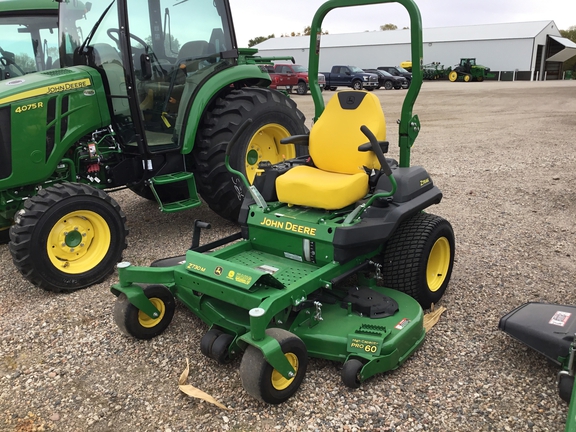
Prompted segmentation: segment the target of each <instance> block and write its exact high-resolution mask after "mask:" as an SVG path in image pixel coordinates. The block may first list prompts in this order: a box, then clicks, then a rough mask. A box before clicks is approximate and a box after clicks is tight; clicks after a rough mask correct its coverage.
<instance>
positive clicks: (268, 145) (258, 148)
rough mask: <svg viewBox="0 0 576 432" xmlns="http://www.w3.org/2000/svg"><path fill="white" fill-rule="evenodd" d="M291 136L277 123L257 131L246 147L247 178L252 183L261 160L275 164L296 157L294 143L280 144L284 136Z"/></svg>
mask: <svg viewBox="0 0 576 432" xmlns="http://www.w3.org/2000/svg"><path fill="white" fill-rule="evenodd" d="M289 136H290V133H289V132H288V129H286V128H285V127H284V126H281V125H279V124H277V123H270V124H267V125H264V126H262V127H261V128H260V129H258V130H257V131H256V133H255V134H254V135H253V136H252V139H251V140H250V142H249V143H248V147H247V148H246V157H245V168H246V178H247V179H248V181H249V182H250V184H252V183H253V182H254V177H256V170H257V169H258V164H259V163H260V161H263V160H267V161H269V162H271V163H273V164H275V163H278V162H280V161H282V160H284V159H291V158H293V157H296V149H295V147H294V146H293V145H283V144H280V140H281V139H282V138H286V137H289Z"/></svg>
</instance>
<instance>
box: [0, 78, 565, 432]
mask: <svg viewBox="0 0 576 432" xmlns="http://www.w3.org/2000/svg"><path fill="white" fill-rule="evenodd" d="M332 94H333V92H327V93H325V94H324V96H325V97H329V96H331V95H332ZM376 94H378V96H379V97H380V98H381V101H382V105H383V107H384V110H385V113H386V115H387V120H388V125H389V140H390V141H391V143H394V144H395V143H397V126H396V124H395V120H396V119H397V118H398V117H399V113H400V104H401V102H402V100H403V96H404V94H405V92H404V91H403V90H398V91H396V90H390V91H385V90H378V91H376ZM292 97H293V99H294V100H295V101H296V102H297V103H298V106H299V107H300V109H301V110H302V111H303V112H304V113H305V115H306V117H307V119H308V120H307V125H308V126H311V119H312V117H313V106H312V102H311V98H310V96H309V95H307V96H298V95H293V96H292ZM415 113H417V114H418V115H419V117H420V120H421V122H422V132H421V134H420V136H419V138H418V140H417V141H416V144H415V146H414V148H413V152H412V155H413V158H412V163H413V164H421V165H424V166H425V167H426V168H427V169H428V171H429V172H430V174H431V175H432V178H433V180H434V181H435V183H436V184H437V185H438V186H439V187H440V189H441V190H442V191H443V192H444V200H443V201H442V203H441V204H440V205H438V206H435V207H434V208H432V209H430V211H431V212H432V213H435V214H438V215H441V216H443V217H445V218H446V219H448V220H449V221H450V222H451V223H452V225H453V227H454V231H455V235H456V241H457V248H456V263H455V268H454V272H453V274H452V280H451V283H450V286H449V288H448V291H447V292H446V295H445V296H444V298H443V299H442V302H441V304H442V305H443V306H445V307H446V308H447V311H446V312H445V313H444V315H443V316H442V318H441V319H440V321H439V323H438V324H437V325H436V327H435V328H434V329H433V330H432V331H431V332H430V334H429V335H428V337H427V339H426V342H425V343H424V345H423V346H422V348H421V349H420V350H419V351H418V352H417V353H416V354H415V355H414V356H413V357H412V358H411V359H409V360H408V361H407V362H406V363H405V364H404V365H403V366H402V367H401V368H399V369H398V370H396V371H394V372H392V373H389V374H384V375H380V376H376V377H374V378H372V379H371V380H369V381H367V382H366V383H364V384H363V385H362V387H361V388H360V389H358V390H350V389H348V388H346V387H344V386H343V384H342V383H341V380H340V375H339V369H340V364H336V363H332V362H329V361H323V360H315V359H312V360H311V361H310V365H309V367H308V373H307V376H306V378H305V380H304V382H303V384H302V386H301V388H300V390H299V392H298V393H296V395H295V396H294V397H292V398H291V399H290V400H289V401H288V402H286V403H284V404H282V405H281V406H268V405H265V404H262V403H260V402H257V401H256V400H254V399H252V398H251V397H250V396H248V395H247V394H246V393H245V391H244V390H243V388H242V384H241V382H240V377H239V373H238V368H239V363H240V361H239V360H236V361H234V362H232V363H231V364H229V365H226V366H221V365H218V364H216V362H214V361H211V360H208V359H206V358H205V357H203V356H202V354H201V353H200V349H199V344H200V338H201V337H202V335H203V333H204V332H205V331H206V330H207V328H206V327H205V325H204V324H203V323H202V322H201V321H200V320H198V319H197V318H195V317H194V316H193V315H192V313H190V312H189V311H188V310H187V309H186V308H185V307H183V306H182V305H178V307H177V310H176V314H175V318H174V321H173V323H172V324H171V326H170V327H169V328H168V330H167V331H166V332H165V333H164V334H163V335H161V336H160V337H158V338H156V339H154V340H151V341H147V342H142V341H136V340H133V339H131V338H129V337H127V336H123V335H122V334H121V333H120V332H119V330H118V328H117V327H116V325H115V324H114V322H113V319H112V308H113V304H114V296H113V295H112V294H110V292H109V287H110V285H111V284H112V283H113V282H115V281H116V276H112V277H111V278H109V279H108V280H107V281H106V282H104V283H102V284H100V285H96V286H93V287H91V288H88V289H85V290H81V291H78V292H75V293H72V294H52V293H48V292H44V291H42V290H40V289H38V288H36V287H34V286H32V285H30V284H29V283H28V282H27V281H26V280H25V279H23V278H22V277H21V276H20V274H19V273H18V272H17V271H16V270H15V268H14V267H13V265H12V262H11V257H10V254H9V252H8V247H7V246H6V245H2V246H0V260H1V262H2V266H1V268H0V297H1V298H2V302H1V303H0V313H1V314H2V320H0V430H3V431H4V430H5V431H33V430H55V431H84V430H86V431H137V430H139V431H163V432H168V431H173V432H176V431H195V430H201V429H203V430H206V431H220V430H230V431H256V430H258V431H296V430H310V431H316V430H317V431H332V430H350V431H354V430H357V431H360V430H379V431H412V430H428V431H484V430H486V431H488V430H491V431H521V430H522V431H525V430H528V431H530V430H532V431H558V430H563V428H564V423H565V418H566V413H567V405H566V404H565V403H564V402H563V401H562V400H561V399H560V398H559V397H558V396H557V388H556V383H555V379H556V372H557V371H556V369H555V368H554V367H553V366H551V365H550V364H548V363H547V362H546V360H545V359H544V358H543V357H541V356H539V355H537V354H536V353H534V352H532V351H530V350H528V349H527V348H525V347H523V346H522V345H520V344H519V343H516V342H514V341H512V340H511V339H510V338H509V337H508V336H506V335H505V334H503V333H501V332H500V331H499V330H498V329H497V325H498V320H499V318H500V317H501V316H502V315H503V314H505V313H506V312H508V311H509V310H511V309H512V308H514V307H516V306H518V305H520V304H522V303H524V302H526V301H547V302H559V303H565V304H574V303H575V301H576V294H575V288H576V287H575V284H576V241H575V240H574V238H575V236H576V226H575V224H574V219H575V214H576V175H575V174H576V145H575V141H574V139H575V138H574V137H575V136H576V118H575V113H576V81H570V82H568V81H563V82H544V83H541V82H538V83H536V82H514V83H512V82H506V83H505V82H484V83H449V82H425V83H424V86H423V88H422V92H421V95H420V97H419V99H418V102H417V106H416V108H415ZM390 154H391V155H392V156H397V147H396V145H393V146H391V153H390ZM114 197H115V198H116V200H117V201H118V202H119V203H120V205H121V206H122V208H123V210H124V212H125V213H126V215H127V217H128V223H129V228H130V235H129V246H128V249H127V250H126V251H125V255H124V258H125V259H126V260H128V261H130V262H132V263H134V264H140V265H145V264H148V263H149V262H151V261H152V260H154V259H156V258H159V257H164V256H172V255H176V254H179V253H181V252H183V251H185V250H186V249H187V247H188V246H189V244H190V241H191V239H190V236H191V227H192V224H193V220H194V219H202V220H205V221H210V222H212V226H213V228H212V230H211V231H210V232H209V233H207V234H206V236H205V237H204V238H203V241H208V240H209V237H221V236H223V235H225V234H228V233H230V232H232V231H233V230H234V226H233V225H232V224H230V223H227V222H225V221H223V220H222V219H220V218H219V217H218V216H216V215H215V214H213V213H212V212H211V211H210V210H209V209H208V208H207V207H206V206H202V207H201V208H199V209H195V210H191V211H187V212H185V213H182V214H175V215H174V214H173V215H165V214H160V213H159V212H157V210H156V205H154V204H152V203H150V202H147V201H145V200H143V199H141V198H139V197H137V196H135V195H132V194H131V193H129V192H126V191H123V192H118V193H115V195H114ZM186 358H189V360H190V367H191V371H190V377H189V380H188V382H189V383H190V384H192V385H194V386H196V387H198V388H200V389H202V390H204V391H206V392H207V393H209V394H211V395H212V396H214V397H215V398H216V399H218V400H219V401H221V402H222V403H223V404H225V405H226V406H227V407H229V408H230V411H224V410H221V409H219V408H217V407H215V406H213V405H210V404H208V403H205V402H201V401H198V400H195V399H191V398H189V397H187V396H185V395H184V394H182V393H181V392H180V391H179V390H178V386H177V382H178V377H179V376H180V373H181V372H182V370H183V369H184V367H185V366H186Z"/></svg>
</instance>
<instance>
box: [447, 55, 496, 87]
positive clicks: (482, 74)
mask: <svg viewBox="0 0 576 432" xmlns="http://www.w3.org/2000/svg"><path fill="white" fill-rule="evenodd" d="M489 72H490V68H489V67H486V66H482V65H479V64H476V59H475V58H463V59H460V64H457V65H456V66H454V68H453V69H452V70H451V71H450V72H449V73H448V79H449V80H450V81H452V82H454V81H464V82H469V81H484V79H486V78H493V77H494V74H490V73H489Z"/></svg>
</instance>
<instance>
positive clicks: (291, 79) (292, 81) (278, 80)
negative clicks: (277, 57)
mask: <svg viewBox="0 0 576 432" xmlns="http://www.w3.org/2000/svg"><path fill="white" fill-rule="evenodd" d="M262 67H264V68H265V69H266V72H268V75H270V80H271V81H272V82H271V83H270V86H269V87H270V88H271V89H274V90H286V91H288V93H290V92H291V91H292V87H296V86H297V85H298V77H297V76H296V75H294V74H287V73H280V72H277V71H276V69H275V68H274V65H271V64H270V65H263V66H262Z"/></svg>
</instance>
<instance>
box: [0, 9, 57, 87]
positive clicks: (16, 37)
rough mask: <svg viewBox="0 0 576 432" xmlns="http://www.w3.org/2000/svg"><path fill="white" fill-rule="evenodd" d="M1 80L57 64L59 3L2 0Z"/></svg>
mask: <svg viewBox="0 0 576 432" xmlns="http://www.w3.org/2000/svg"><path fill="white" fill-rule="evenodd" d="M0 34H1V36H0V80H4V79H8V78H14V77H18V76H22V75H24V74H27V73H31V72H36V71H43V70H46V69H51V68H53V67H59V65H58V60H57V57H58V3H55V2H51V1H45V0H2V1H1V2H0Z"/></svg>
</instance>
